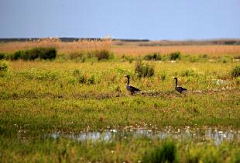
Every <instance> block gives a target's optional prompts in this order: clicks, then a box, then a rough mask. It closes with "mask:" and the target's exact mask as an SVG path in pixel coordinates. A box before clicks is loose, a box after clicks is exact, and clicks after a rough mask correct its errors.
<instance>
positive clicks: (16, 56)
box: [10, 50, 23, 60]
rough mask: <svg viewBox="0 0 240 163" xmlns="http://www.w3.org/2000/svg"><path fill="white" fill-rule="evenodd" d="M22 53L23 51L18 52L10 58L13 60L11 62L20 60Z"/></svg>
mask: <svg viewBox="0 0 240 163" xmlns="http://www.w3.org/2000/svg"><path fill="white" fill-rule="evenodd" d="M22 53H23V51H22V50H18V51H16V52H15V53H13V55H12V56H10V59H11V60H18V59H20V58H21V55H22Z"/></svg>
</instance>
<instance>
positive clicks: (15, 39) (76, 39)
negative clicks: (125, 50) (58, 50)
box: [0, 37, 150, 42]
mask: <svg viewBox="0 0 240 163" xmlns="http://www.w3.org/2000/svg"><path fill="white" fill-rule="evenodd" d="M41 39H42V38H0V42H14V41H19V42H21V41H38V40H41ZM58 39H59V40H60V41H62V42H74V41H79V40H88V41H94V40H95V41H100V40H103V39H102V38H75V37H60V38H58ZM112 40H113V41H124V42H148V41H150V40H147V39H112Z"/></svg>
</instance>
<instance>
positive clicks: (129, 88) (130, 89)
mask: <svg viewBox="0 0 240 163" xmlns="http://www.w3.org/2000/svg"><path fill="white" fill-rule="evenodd" d="M125 77H126V78H127V85H126V89H127V90H128V91H129V92H130V93H131V94H134V93H136V92H139V91H141V90H140V89H138V88H136V87H134V86H132V85H130V84H129V79H130V77H129V75H126V76H125Z"/></svg>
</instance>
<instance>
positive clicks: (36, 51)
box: [10, 47, 57, 60]
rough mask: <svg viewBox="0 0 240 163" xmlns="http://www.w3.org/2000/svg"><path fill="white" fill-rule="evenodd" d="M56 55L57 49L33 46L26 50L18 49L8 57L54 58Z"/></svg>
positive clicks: (28, 58) (13, 58) (24, 58)
mask: <svg viewBox="0 0 240 163" xmlns="http://www.w3.org/2000/svg"><path fill="white" fill-rule="evenodd" d="M56 55H57V51H56V49H55V48H42V47H40V48H33V49H27V50H18V51H16V52H15V53H14V54H13V55H12V56H11V57H10V59H12V60H18V59H23V60H35V59H37V58H40V59H50V60H52V59H55V58H56Z"/></svg>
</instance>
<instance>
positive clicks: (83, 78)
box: [78, 75, 87, 84]
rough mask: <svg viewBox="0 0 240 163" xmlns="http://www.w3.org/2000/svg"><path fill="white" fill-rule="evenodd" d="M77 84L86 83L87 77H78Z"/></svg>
mask: <svg viewBox="0 0 240 163" xmlns="http://www.w3.org/2000/svg"><path fill="white" fill-rule="evenodd" d="M78 82H79V83H81V84H85V83H87V76H86V75H81V76H79V79H78Z"/></svg>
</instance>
